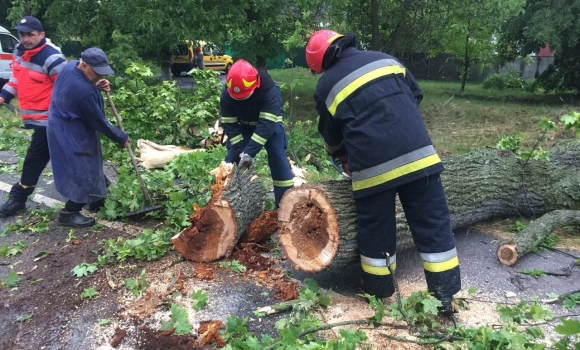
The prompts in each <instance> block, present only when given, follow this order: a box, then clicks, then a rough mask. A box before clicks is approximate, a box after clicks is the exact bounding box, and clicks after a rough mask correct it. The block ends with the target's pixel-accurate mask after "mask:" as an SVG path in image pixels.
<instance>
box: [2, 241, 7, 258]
mask: <svg viewBox="0 0 580 350" xmlns="http://www.w3.org/2000/svg"><path fill="white" fill-rule="evenodd" d="M7 254H8V242H4V245H3V246H2V248H0V255H1V256H6V255H7Z"/></svg>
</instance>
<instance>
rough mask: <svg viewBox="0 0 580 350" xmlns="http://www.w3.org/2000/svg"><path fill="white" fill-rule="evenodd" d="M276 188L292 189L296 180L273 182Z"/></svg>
mask: <svg viewBox="0 0 580 350" xmlns="http://www.w3.org/2000/svg"><path fill="white" fill-rule="evenodd" d="M272 183H273V184H274V186H275V187H292V186H294V180H272Z"/></svg>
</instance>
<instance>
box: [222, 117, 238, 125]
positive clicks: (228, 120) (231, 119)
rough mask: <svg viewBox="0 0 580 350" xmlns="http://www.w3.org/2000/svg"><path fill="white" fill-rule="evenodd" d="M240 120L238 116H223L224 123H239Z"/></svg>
mask: <svg viewBox="0 0 580 350" xmlns="http://www.w3.org/2000/svg"><path fill="white" fill-rule="evenodd" d="M237 122H238V117H222V123H224V124H231V123H237Z"/></svg>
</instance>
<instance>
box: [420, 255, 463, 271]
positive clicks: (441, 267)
mask: <svg viewBox="0 0 580 350" xmlns="http://www.w3.org/2000/svg"><path fill="white" fill-rule="evenodd" d="M456 266H459V259H457V257H454V258H451V259H449V260H447V261H442V262H427V261H423V268H424V269H425V270H427V271H429V272H443V271H447V270H451V269H452V268H454V267H456Z"/></svg>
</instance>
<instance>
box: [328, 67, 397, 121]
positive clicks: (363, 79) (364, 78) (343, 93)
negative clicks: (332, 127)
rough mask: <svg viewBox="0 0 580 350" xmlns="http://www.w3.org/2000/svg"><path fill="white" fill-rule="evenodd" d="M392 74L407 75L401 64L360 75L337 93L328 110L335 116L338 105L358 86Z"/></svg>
mask: <svg viewBox="0 0 580 350" xmlns="http://www.w3.org/2000/svg"><path fill="white" fill-rule="evenodd" d="M391 74H403V75H405V68H404V67H401V66H386V67H381V68H378V69H375V70H373V71H370V72H368V73H366V74H363V75H361V76H360V77H358V78H356V79H355V80H353V81H352V82H351V83H350V84H348V85H346V86H345V87H344V89H342V90H340V92H339V93H337V94H336V97H335V98H334V101H332V103H331V104H330V106H329V107H328V111H329V112H330V114H332V115H333V116H334V114H335V113H336V108H337V107H338V105H339V104H340V103H341V102H342V101H344V100H345V99H346V98H347V97H348V96H349V95H350V94H352V93H353V92H355V91H356V90H357V89H358V88H360V87H361V86H363V85H364V84H366V83H368V82H369V81H371V80H375V79H377V78H380V77H382V76H385V75H391Z"/></svg>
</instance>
